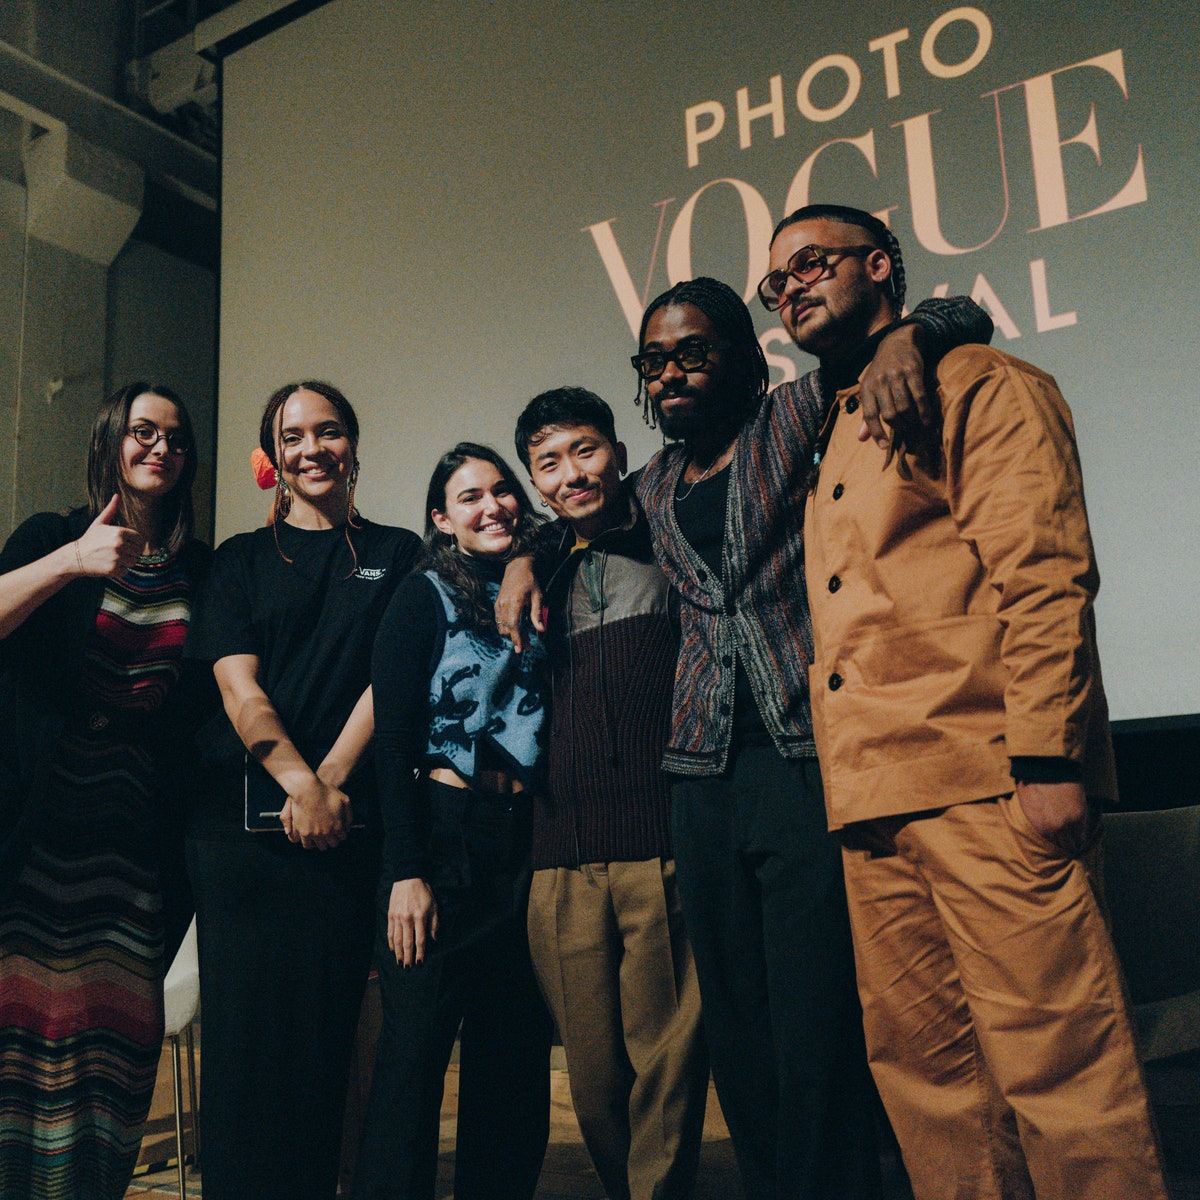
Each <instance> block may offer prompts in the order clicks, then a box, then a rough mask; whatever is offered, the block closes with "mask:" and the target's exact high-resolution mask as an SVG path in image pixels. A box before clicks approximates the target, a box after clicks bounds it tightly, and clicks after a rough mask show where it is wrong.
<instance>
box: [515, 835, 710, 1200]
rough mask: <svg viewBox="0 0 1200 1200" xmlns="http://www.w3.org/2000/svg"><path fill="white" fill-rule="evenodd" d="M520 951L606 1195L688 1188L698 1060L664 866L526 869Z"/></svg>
mask: <svg viewBox="0 0 1200 1200" xmlns="http://www.w3.org/2000/svg"><path fill="white" fill-rule="evenodd" d="M529 949H530V953H531V955H532V956H533V966H534V971H535V972H536V974H537V977H538V981H539V983H540V984H541V987H542V991H543V993H544V995H545V997H546V1002H547V1004H548V1005H549V1006H550V1011H551V1012H552V1013H553V1014H554V1020H555V1022H556V1023H557V1025H558V1029H559V1032H560V1034H561V1035H562V1040H563V1049H564V1050H565V1051H566V1056H567V1068H568V1071H569V1072H570V1080H571V1099H572V1101H573V1103H574V1106H575V1115H576V1116H577V1117H578V1118H579V1126H580V1129H581V1130H582V1131H583V1139H584V1142H585V1143H586V1145H587V1148H588V1153H589V1154H590V1155H591V1157H592V1162H593V1163H594V1164H595V1167H596V1172H597V1174H598V1175H599V1176H600V1181H601V1182H602V1183H603V1185H604V1190H605V1191H606V1192H607V1193H608V1196H609V1197H610V1200H675V1198H679V1200H682V1198H683V1197H687V1196H690V1195H691V1193H692V1189H693V1184H694V1181H695V1175H696V1167H697V1162H698V1159H699V1154H700V1139H701V1135H702V1133H703V1126H704V1107H705V1103H706V1101H707V1098H708V1059H707V1055H706V1053H705V1050H704V1041H703V1036H702V1033H701V1029H700V991H699V987H698V985H697V983H696V968H695V965H694V964H693V962H692V952H691V947H690V946H689V945H688V941H687V936H686V934H685V932H684V927H683V916H682V913H681V911H680V907H679V896H678V893H677V890H676V886H675V865H674V863H673V862H670V861H664V860H662V859H658V858H654V859H649V860H647V861H645V862H613V863H592V864H588V865H585V866H583V867H582V868H580V869H578V870H572V869H568V868H557V869H551V870H544V871H536V872H534V876H533V888H532V891H531V893H530V897H529Z"/></svg>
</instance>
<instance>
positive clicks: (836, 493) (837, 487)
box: [833, 483, 846, 500]
mask: <svg viewBox="0 0 1200 1200" xmlns="http://www.w3.org/2000/svg"><path fill="white" fill-rule="evenodd" d="M845 490H846V489H845V487H843V486H842V484H840V483H836V484H834V486H833V498H834V499H835V500H840V499H841V498H842V493H843V492H844V491H845Z"/></svg>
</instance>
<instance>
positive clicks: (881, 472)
mask: <svg viewBox="0 0 1200 1200" xmlns="http://www.w3.org/2000/svg"><path fill="white" fill-rule="evenodd" d="M937 391H938V397H939V400H940V404H941V412H942V424H941V429H940V434H941V436H940V438H937V437H933V438H931V439H930V444H929V447H927V448H926V449H925V450H922V451H905V452H903V453H901V454H898V455H896V456H895V457H893V458H892V460H891V462H886V461H885V460H886V456H885V453H884V452H883V451H882V450H880V448H879V447H878V446H876V445H875V444H874V443H873V442H870V441H868V442H860V441H859V440H858V437H857V432H858V426H859V418H858V416H857V415H851V414H853V413H854V410H855V408H856V407H857V406H856V405H854V404H852V406H851V414H847V413H845V412H844V411H843V410H844V407H845V405H846V402H847V400H853V398H854V397H855V395H856V392H857V386H855V387H852V388H848V389H845V390H843V391H840V392H839V393H838V395H837V402H836V404H835V406H834V408H833V410H832V411H831V413H830V415H829V418H828V421H827V422H826V425H825V428H824V431H823V435H822V444H825V442H826V439H827V445H826V448H825V452H824V455H823V457H822V460H821V464H820V474H819V477H818V482H817V486H816V488H815V490H814V491H813V492H812V493H810V495H809V497H808V502H807V509H806V512H805V526H804V527H805V550H806V576H807V584H808V594H809V603H810V605H811V608H812V616H813V626H814V635H815V642H816V655H815V661H814V665H813V666H812V668H811V669H810V684H811V691H812V704H813V722H814V727H815V733H816V741H817V750H818V753H819V755H820V759H821V768H822V774H823V777H824V781H825V794H826V804H827V806H828V813H829V822H830V827H831V828H834V829H837V828H840V827H842V826H843V825H846V824H849V823H851V822H854V821H860V820H866V819H870V818H874V817H880V816H887V815H894V814H901V813H907V812H918V811H922V810H925V809H929V808H939V807H943V806H948V805H952V804H961V803H966V802H970V801H973V800H981V799H985V798H988V797H991V796H997V795H1002V794H1005V793H1008V792H1011V791H1012V790H1013V780H1012V776H1011V774H1010V766H1009V759H1010V756H1025V755H1035V756H1052V757H1060V758H1067V759H1071V760H1073V761H1076V762H1078V763H1080V764H1081V766H1082V768H1083V773H1084V784H1085V787H1086V789H1087V792H1088V794H1089V796H1095V797H1097V798H1100V799H1104V800H1114V799H1115V798H1116V778H1115V772H1114V768H1113V760H1112V743H1111V739H1110V736H1109V730H1108V710H1107V705H1106V703H1105V699H1104V689H1103V686H1102V683H1101V679H1100V664H1099V661H1098V658H1097V652H1096V638H1095V626H1094V617H1093V611H1092V604H1093V601H1094V599H1095V595H1096V589H1097V587H1098V585H1099V575H1098V573H1097V570H1096V563H1095V556H1094V554H1093V550H1092V540H1091V535H1090V533H1089V531H1088V521H1087V512H1086V509H1085V507H1084V499H1083V479H1082V476H1081V473H1080V467H1079V457H1078V452H1077V449H1076V445H1075V432H1074V427H1073V424H1072V420H1071V413H1070V410H1069V409H1068V408H1067V405H1066V402H1065V401H1064V400H1063V398H1062V395H1061V393H1060V392H1059V390H1058V387H1057V385H1056V384H1055V382H1054V380H1053V379H1052V378H1051V377H1050V376H1049V375H1047V374H1046V373H1045V372H1043V371H1039V370H1038V369H1037V368H1036V367H1033V366H1030V365H1029V364H1028V363H1025V362H1021V361H1020V360H1019V359H1016V358H1013V357H1012V356H1011V355H1007V354H1004V353H1003V352H1001V351H998V350H993V349H991V348H989V347H986V346H963V347H960V348H959V349H957V350H953V351H951V352H950V353H949V354H947V355H946V356H945V358H943V359H942V361H941V364H940V365H939V367H938V369H937ZM839 414H840V415H839Z"/></svg>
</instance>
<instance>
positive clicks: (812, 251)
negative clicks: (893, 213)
mask: <svg viewBox="0 0 1200 1200" xmlns="http://www.w3.org/2000/svg"><path fill="white" fill-rule="evenodd" d="M878 249H879V247H878V246H801V247H800V249H799V250H797V251H796V253H795V254H793V255H792V257H791V258H789V259H788V262H787V266H786V267H782V268H781V269H780V270H778V271H771V272H770V273H769V274H768V275H765V276H764V277H763V281H762V283H760V284H759V285H758V298H759V300H761V301H762V306H763V308H765V309H766V310H767V312H775V311H776V310H777V309H779V308H782V307H783V299H784V293H785V292H786V291H787V284H788V280H789V279H797V280H799V281H800V282H801V283H803V284H804V285H805V286H807V285H809V284H812V283H816V282H817V280H818V279H820V278H821V276H822V275H824V274H825V272H826V271H828V270H829V263H830V260H831V259H838V258H847V257H851V256H853V257H854V258H862V257H864V256H865V255H867V254H870V253H871V251H872V250H878Z"/></svg>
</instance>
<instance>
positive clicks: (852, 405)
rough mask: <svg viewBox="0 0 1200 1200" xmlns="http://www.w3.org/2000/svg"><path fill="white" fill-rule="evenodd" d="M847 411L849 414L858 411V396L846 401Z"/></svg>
mask: <svg viewBox="0 0 1200 1200" xmlns="http://www.w3.org/2000/svg"><path fill="white" fill-rule="evenodd" d="M846 411H847V412H848V413H852V412H857V411H858V397H857V396H851V397H850V399H849V400H847V401H846Z"/></svg>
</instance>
